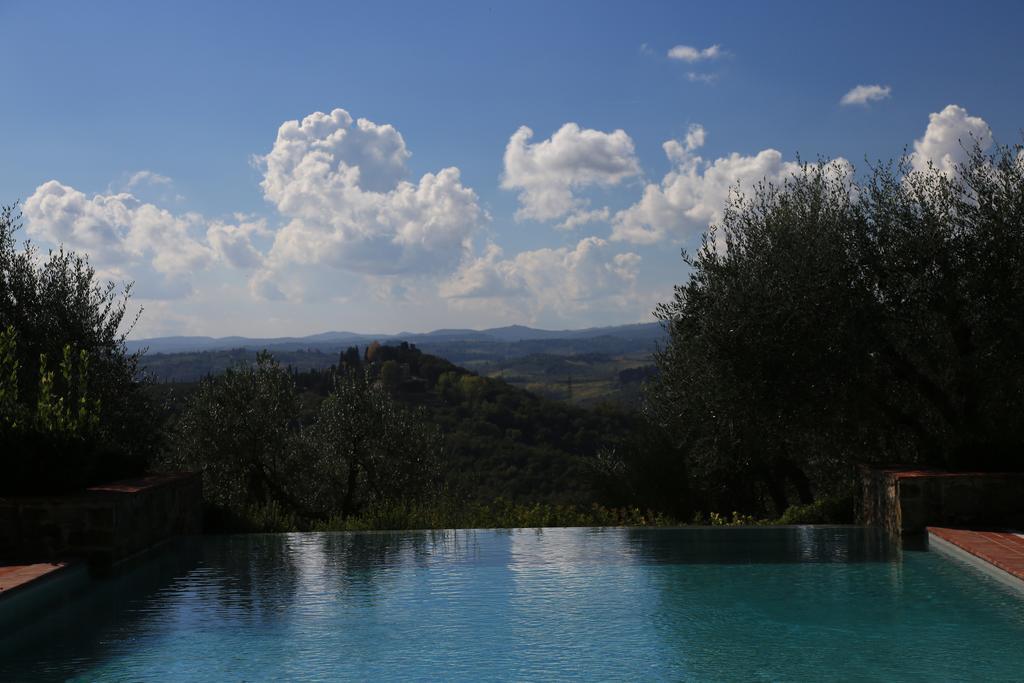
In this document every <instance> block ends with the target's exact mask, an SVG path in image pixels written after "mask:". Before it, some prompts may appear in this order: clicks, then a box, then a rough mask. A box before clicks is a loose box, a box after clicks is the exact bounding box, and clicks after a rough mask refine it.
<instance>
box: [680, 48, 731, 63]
mask: <svg viewBox="0 0 1024 683" xmlns="http://www.w3.org/2000/svg"><path fill="white" fill-rule="evenodd" d="M721 56H722V48H721V46H720V45H712V46H711V47H706V48H704V49H703V50H701V49H698V48H695V47H691V46H689V45H676V46H675V47H673V48H671V49H670V50H669V51H668V58H669V59H676V60H679V61H681V62H689V63H691V64H692V63H694V62H700V61H704V60H710V59H718V58H719V57H721Z"/></svg>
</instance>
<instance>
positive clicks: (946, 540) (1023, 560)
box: [928, 526, 1024, 590]
mask: <svg viewBox="0 0 1024 683" xmlns="http://www.w3.org/2000/svg"><path fill="white" fill-rule="evenodd" d="M928 542H929V544H930V545H934V546H935V547H936V548H937V549H939V550H943V551H946V552H949V553H950V554H953V555H956V556H958V557H960V558H961V559H964V560H966V561H967V562H969V563H971V564H973V565H974V566H976V567H978V568H979V569H982V570H983V571H986V572H987V573H988V574H990V575H992V576H993V577H995V578H997V579H999V580H1000V581H1002V582H1004V583H1007V584H1010V585H1013V586H1015V587H1016V588H1020V589H1022V590H1024V534H1022V533H1019V532H1015V531H985V530H973V529H950V528H946V527H934V526H930V527H928Z"/></svg>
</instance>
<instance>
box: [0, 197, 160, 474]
mask: <svg viewBox="0 0 1024 683" xmlns="http://www.w3.org/2000/svg"><path fill="white" fill-rule="evenodd" d="M19 219H20V216H19V214H18V212H17V208H16V206H9V207H3V208H2V209H0V330H2V331H5V332H7V331H9V333H10V334H8V335H7V336H8V342H7V344H6V345H7V353H6V354H5V360H4V364H5V372H6V374H7V379H8V380H9V382H8V384H9V385H10V387H12V388H11V390H10V391H11V393H10V394H9V396H10V395H15V394H16V396H17V400H16V404H17V405H16V407H15V406H14V404H12V407H11V408H10V411H15V410H17V411H19V412H25V411H27V412H26V414H35V416H36V418H39V419H32V420H26V419H22V420H20V422H19V421H17V420H11V419H8V420H4V421H3V425H0V432H2V433H0V439H2V440H3V443H2V444H0V454H2V455H0V461H2V466H3V469H4V471H5V475H6V476H5V477H4V478H3V484H2V485H0V486H2V488H3V489H4V490H6V491H8V492H20V493H24V492H30V491H36V490H48V491H53V490H59V489H64V488H75V487H77V486H82V485H85V484H88V483H94V482H96V481H100V480H103V479H109V478H113V477H123V476H128V475H131V474H136V473H138V472H141V471H142V470H143V469H144V468H145V466H146V465H147V463H148V461H149V460H150V458H151V457H152V456H153V455H154V452H155V449H156V447H157V441H158V430H157V429H156V424H157V416H156V415H155V411H153V410H152V407H151V406H150V405H149V403H148V402H147V401H146V399H145V397H144V396H143V393H142V392H141V391H139V388H140V385H139V382H137V380H136V377H135V375H136V365H137V360H138V357H137V355H132V354H128V353H127V352H126V350H125V346H124V340H125V336H126V334H127V333H128V331H129V330H130V328H131V321H129V322H128V324H125V323H126V320H125V316H126V312H127V302H128V296H129V292H130V286H128V287H125V288H124V289H123V290H121V291H119V290H118V288H117V286H116V285H115V284H113V283H106V284H101V283H100V282H99V281H98V280H97V278H96V273H95V271H94V269H93V268H92V267H91V266H90V265H89V262H88V259H87V258H86V257H84V256H81V255H78V254H75V253H73V252H66V251H64V250H63V249H58V250H57V251H51V252H49V253H48V254H47V255H45V256H42V255H40V254H39V253H38V251H37V250H36V249H35V247H33V246H32V245H31V244H29V243H26V244H25V245H24V248H21V249H19V247H18V244H17V242H16V239H15V233H16V231H17V230H18V229H19V228H20V227H21V225H20V220H19ZM81 400H86V401H87V402H88V410H89V411H90V413H91V414H92V418H94V419H92V418H90V420H89V422H90V423H91V424H90V425H89V429H88V430H85V429H83V428H79V427H75V428H74V429H72V428H71V427H72V423H71V422H70V421H68V420H66V419H64V420H59V421H57V422H52V421H49V422H48V421H47V420H46V419H44V418H43V417H42V416H41V415H40V414H39V409H38V406H39V405H40V404H41V403H53V405H54V407H55V409H56V406H57V405H58V404H61V403H62V402H63V407H64V408H67V407H68V406H67V404H68V403H70V402H73V401H74V402H81ZM8 417H10V414H9V415H8ZM82 419H84V417H83V418H82ZM16 423H17V424H18V425H20V426H18V427H17V428H15V425H16ZM84 424H85V423H84V422H82V424H81V425H80V427H81V426H84ZM47 425H49V426H47Z"/></svg>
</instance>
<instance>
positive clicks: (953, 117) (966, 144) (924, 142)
mask: <svg viewBox="0 0 1024 683" xmlns="http://www.w3.org/2000/svg"><path fill="white" fill-rule="evenodd" d="M975 143H976V144H978V145H979V146H980V147H981V148H982V149H988V147H989V146H990V145H991V144H992V131H991V130H990V129H989V127H988V124H987V123H985V120H984V119H982V118H981V117H978V116H971V115H970V114H968V113H967V110H966V109H964V108H963V107H960V106H958V105H955V104H950V105H947V106H946V108H945V109H943V110H942V111H940V112H937V113H933V114H930V115H929V116H928V127H927V128H926V129H925V131H924V136H923V137H922V138H921V139H920V140H915V141H914V153H913V154H912V155H911V165H912V167H913V168H914V170H917V171H922V170H924V169H926V168H928V164H929V162H930V163H931V164H933V165H934V166H935V168H937V169H938V170H940V171H942V172H943V173H946V174H947V175H952V173H953V172H954V170H955V168H956V165H957V163H960V162H963V161H964V160H965V159H966V157H967V152H968V150H970V149H971V148H972V147H973V146H974V144H975Z"/></svg>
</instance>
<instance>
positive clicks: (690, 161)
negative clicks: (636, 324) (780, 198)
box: [612, 126, 799, 244]
mask: <svg viewBox="0 0 1024 683" xmlns="http://www.w3.org/2000/svg"><path fill="white" fill-rule="evenodd" d="M704 140H705V132H704V128H703V127H701V126H691V127H690V130H689V132H688V133H687V135H686V138H685V139H684V140H683V141H679V140H669V141H668V142H666V143H664V145H662V147H663V149H664V150H665V155H666V156H667V157H668V159H669V161H671V162H672V163H673V168H672V170H671V171H669V173H668V174H667V175H666V176H665V177H664V178H663V179H662V181H661V183H649V184H648V185H647V186H646V187H644V192H643V196H642V197H641V199H640V201H638V202H637V203H636V204H634V205H632V206H630V207H628V208H626V209H623V210H622V211H619V212H618V213H616V214H615V216H614V218H613V219H612V239H613V240H622V241H627V242H633V243H635V244H654V243H656V242H660V241H662V240H664V239H666V238H668V237H675V238H686V237H688V236H690V235H692V234H696V233H699V232H701V231H703V230H704V229H706V228H707V227H708V225H709V224H710V223H713V222H716V221H719V220H721V217H722V210H723V209H724V207H725V205H726V202H727V201H728V199H729V193H730V191H731V190H733V189H736V188H739V189H741V190H749V189H750V188H752V187H753V186H754V185H755V184H756V183H758V182H760V181H762V180H766V179H767V180H769V181H773V182H781V181H783V180H784V179H786V178H788V177H789V176H791V175H792V174H793V173H794V172H795V171H797V170H799V165H798V164H797V163H795V162H792V161H785V160H783V158H782V154H781V153H780V152H778V151H777V150H774V149H765V150H762V151H760V152H758V153H757V154H755V155H753V156H744V155H741V154H737V153H733V154H730V155H729V156H727V157H722V158H719V159H715V160H713V161H706V160H704V159H703V158H701V157H700V156H698V155H697V154H695V152H696V150H697V149H698V148H700V147H701V146H703V144H704Z"/></svg>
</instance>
